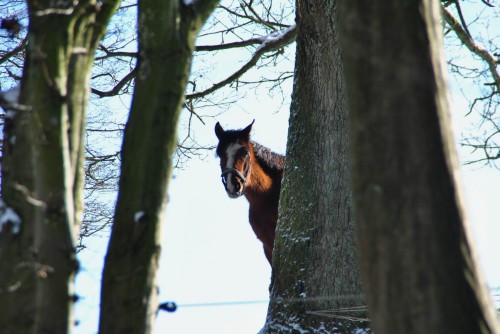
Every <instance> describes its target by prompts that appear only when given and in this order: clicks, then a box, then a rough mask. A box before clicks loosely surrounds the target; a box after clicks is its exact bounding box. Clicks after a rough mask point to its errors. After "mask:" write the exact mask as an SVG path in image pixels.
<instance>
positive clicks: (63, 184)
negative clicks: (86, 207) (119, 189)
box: [0, 0, 118, 333]
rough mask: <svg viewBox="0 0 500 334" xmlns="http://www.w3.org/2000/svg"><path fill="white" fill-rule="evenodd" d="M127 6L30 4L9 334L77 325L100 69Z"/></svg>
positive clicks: (9, 223)
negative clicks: (81, 237)
mask: <svg viewBox="0 0 500 334" xmlns="http://www.w3.org/2000/svg"><path fill="white" fill-rule="evenodd" d="M117 4H118V1H108V2H106V3H103V4H100V6H99V8H98V5H97V3H96V2H95V1H83V2H79V3H65V2H60V3H58V4H56V5H55V4H53V3H52V2H50V1H49V2H47V1H38V0H33V1H29V2H28V14H29V17H30V23H29V28H28V43H27V44H21V46H22V47H24V46H23V45H26V47H27V56H26V57H25V59H24V65H23V74H22V81H21V87H20V95H19V96H13V95H18V94H13V93H14V91H11V94H9V99H8V100H9V101H8V102H10V105H8V108H9V112H10V114H9V118H7V119H6V124H5V127H4V136H3V138H4V140H6V141H5V144H4V145H3V154H2V198H3V202H2V204H3V205H2V208H1V209H2V215H3V216H2V229H1V230H0V240H1V244H0V268H1V270H0V272H1V274H0V293H1V297H2V298H0V327H1V328H2V330H3V331H5V332H7V333H34V332H35V333H38V332H51V333H65V332H67V331H69V329H70V328H71V327H72V326H73V319H72V306H73V305H72V304H73V301H74V292H73V279H74V274H75V272H76V270H77V268H78V264H77V262H76V260H75V237H76V235H77V233H78V228H79V226H80V222H81V214H82V209H83V205H82V203H83V202H82V198H83V194H82V191H83V181H84V180H83V159H84V154H83V135H84V130H85V115H86V107H87V101H88V97H89V79H90V69H91V67H92V64H93V59H94V53H95V49H96V47H97V43H98V41H99V40H100V38H101V37H102V35H103V34H104V29H105V26H106V24H107V22H108V21H109V18H110V17H111V15H112V14H113V12H114V10H115V9H116V6H117ZM4 22H5V21H3V23H4ZM23 43H25V42H23ZM6 213H8V215H6Z"/></svg>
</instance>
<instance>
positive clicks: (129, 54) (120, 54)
mask: <svg viewBox="0 0 500 334" xmlns="http://www.w3.org/2000/svg"><path fill="white" fill-rule="evenodd" d="M99 50H101V51H103V52H104V53H105V54H106V55H105V56H102V57H96V58H95V60H101V59H105V58H109V57H131V58H137V56H138V53H137V52H124V51H120V52H114V51H110V50H109V49H107V48H106V47H105V46H104V45H102V44H99Z"/></svg>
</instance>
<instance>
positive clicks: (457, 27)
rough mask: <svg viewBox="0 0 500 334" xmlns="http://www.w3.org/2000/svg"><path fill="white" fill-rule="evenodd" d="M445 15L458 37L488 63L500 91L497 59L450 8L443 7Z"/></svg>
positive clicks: (497, 89) (494, 83) (495, 84)
mask: <svg viewBox="0 0 500 334" xmlns="http://www.w3.org/2000/svg"><path fill="white" fill-rule="evenodd" d="M443 16H444V19H445V21H446V23H448V25H449V26H450V27H451V29H452V30H453V31H454V32H455V33H456V34H457V37H458V39H460V41H461V42H462V44H464V45H465V46H466V47H467V48H468V49H469V50H470V51H471V52H472V53H474V54H475V55H477V56H478V57H479V58H481V59H482V60H483V61H485V62H486V63H487V64H488V68H489V70H490V72H491V76H492V77H493V81H494V82H493V85H494V86H495V87H496V91H497V92H500V74H499V73H498V72H497V61H496V59H495V58H494V57H493V56H492V55H491V54H490V53H489V52H488V50H486V49H485V48H484V47H482V46H480V45H478V44H477V43H476V42H475V41H474V40H473V39H472V37H470V35H469V34H467V32H466V31H465V29H464V28H463V27H462V25H461V24H460V22H459V21H458V20H457V19H456V18H455V17H454V16H453V15H452V14H451V13H450V12H449V11H448V9H446V8H444V7H443Z"/></svg>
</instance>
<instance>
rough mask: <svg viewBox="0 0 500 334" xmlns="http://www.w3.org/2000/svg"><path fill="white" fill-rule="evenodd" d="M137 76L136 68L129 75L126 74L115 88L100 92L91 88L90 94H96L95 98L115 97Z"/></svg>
mask: <svg viewBox="0 0 500 334" xmlns="http://www.w3.org/2000/svg"><path fill="white" fill-rule="evenodd" d="M136 74H137V67H136V68H134V69H133V70H132V71H131V72H130V73H129V74H127V75H126V76H124V77H123V79H121V80H120V81H119V82H118V83H117V84H116V86H115V87H113V89H111V90H108V91H101V90H98V89H95V88H92V89H91V92H92V93H93V94H96V95H97V96H99V97H101V98H102V97H108V96H115V95H117V94H118V93H119V92H120V90H122V88H123V87H125V85H126V84H128V83H129V82H130V81H131V80H132V79H134V78H135V76H136Z"/></svg>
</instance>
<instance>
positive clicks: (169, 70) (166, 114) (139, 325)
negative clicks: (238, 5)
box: [99, 0, 217, 334]
mask: <svg viewBox="0 0 500 334" xmlns="http://www.w3.org/2000/svg"><path fill="white" fill-rule="evenodd" d="M216 3H217V1H214V0H205V1H201V0H200V1H195V2H193V3H192V4H190V5H183V3H182V1H160V0H141V1H139V15H138V20H139V59H138V69H139V70H138V75H137V79H136V85H135V91H134V96H133V102H132V108H131V112H130V116H129V119H128V121H127V125H126V128H125V135H124V142H123V147H122V167H121V174H120V183H119V194H118V202H117V206H116V212H115V219H114V223H113V228H112V234H111V239H110V243H109V246H108V252H107V255H106V262H105V268H104V271H103V286H102V293H101V314H100V324H99V332H100V333H103V334H104V333H105V334H112V333H141V334H142V333H151V332H152V330H153V323H154V319H155V315H156V312H157V308H158V301H157V300H156V296H157V286H156V284H157V283H156V272H157V269H158V262H159V256H160V250H161V245H160V235H161V233H160V226H161V223H162V217H163V213H164V211H165V206H166V202H167V186H168V181H169V179H170V175H171V170H172V154H173V153H174V150H175V148H176V144H177V131H176V129H177V123H178V118H179V114H180V111H181V109H182V105H183V103H184V91H185V87H186V83H187V80H188V76H189V69H190V65H191V60H192V56H193V51H194V40H195V38H196V36H197V34H198V32H199V30H200V29H201V27H202V24H203V23H204V22H205V20H206V19H207V18H208V16H209V15H210V13H211V12H212V10H213V9H214V8H215V5H216Z"/></svg>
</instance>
